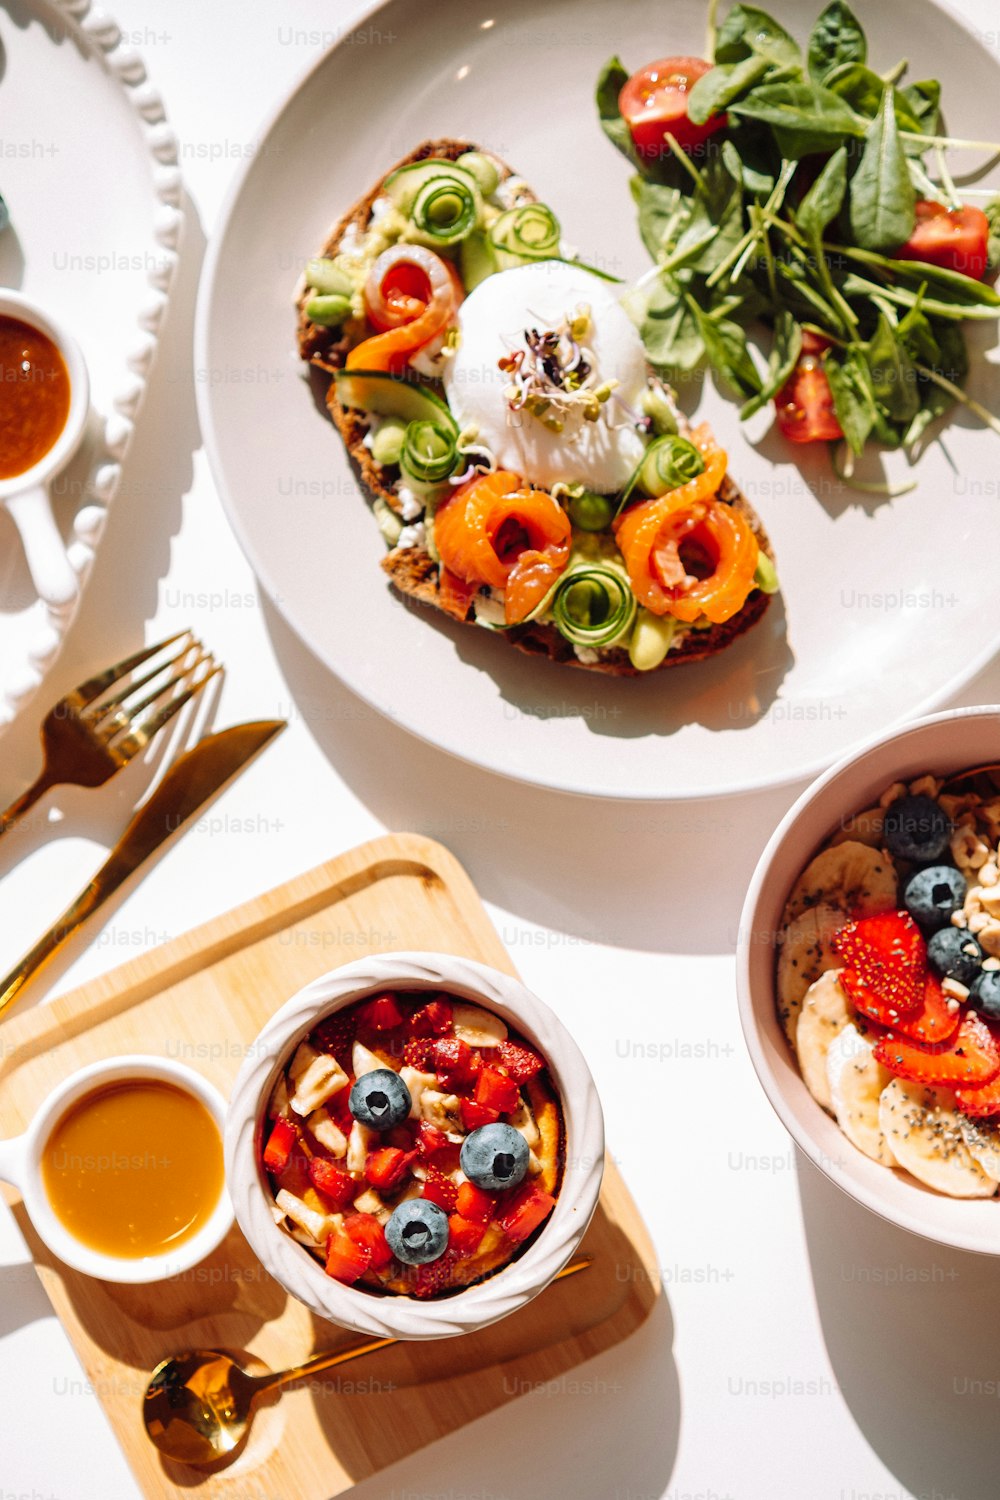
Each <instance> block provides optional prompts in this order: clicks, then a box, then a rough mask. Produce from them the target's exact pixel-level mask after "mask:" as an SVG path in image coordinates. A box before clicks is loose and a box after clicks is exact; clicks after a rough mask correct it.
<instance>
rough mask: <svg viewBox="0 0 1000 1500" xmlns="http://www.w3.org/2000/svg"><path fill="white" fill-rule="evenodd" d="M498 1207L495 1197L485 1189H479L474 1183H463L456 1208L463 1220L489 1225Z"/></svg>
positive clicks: (459, 1190)
mask: <svg viewBox="0 0 1000 1500" xmlns="http://www.w3.org/2000/svg"><path fill="white" fill-rule="evenodd" d="M496 1206H497V1200H496V1198H495V1197H494V1195H493V1194H492V1193H488V1192H486V1190H485V1188H481V1187H477V1186H476V1184H475V1183H474V1182H463V1183H462V1184H461V1186H460V1187H459V1189H458V1198H457V1201H456V1204H455V1207H456V1208H457V1209H458V1212H459V1213H460V1214H461V1216H462V1218H463V1219H471V1220H472V1221H473V1223H475V1224H488V1223H489V1222H490V1220H491V1219H492V1217H493V1214H494V1212H495V1211H496Z"/></svg>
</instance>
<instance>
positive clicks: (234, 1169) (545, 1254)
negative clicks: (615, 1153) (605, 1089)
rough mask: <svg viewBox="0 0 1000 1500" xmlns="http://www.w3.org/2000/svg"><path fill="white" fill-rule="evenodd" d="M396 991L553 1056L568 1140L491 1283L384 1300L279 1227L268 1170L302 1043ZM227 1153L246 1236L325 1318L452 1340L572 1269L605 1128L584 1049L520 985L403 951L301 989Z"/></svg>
mask: <svg viewBox="0 0 1000 1500" xmlns="http://www.w3.org/2000/svg"><path fill="white" fill-rule="evenodd" d="M394 990H395V991H399V992H408V993H412V992H419V991H424V992H427V993H428V997H429V998H430V997H431V996H432V995H433V993H434V992H439V991H445V992H447V994H448V995H449V996H455V997H457V998H458V999H459V1000H465V1001H469V1002H471V1003H472V1004H474V1005H479V1006H482V1007H483V1008H485V1009H486V1010H487V1011H490V1012H493V1014H494V1015H496V1016H498V1017H500V1018H501V1019H502V1020H506V1021H508V1022H509V1023H510V1027H511V1030H512V1031H513V1032H516V1033H518V1034H520V1035H522V1036H523V1037H524V1038H525V1039H526V1041H527V1042H528V1043H529V1044H531V1045H532V1046H533V1047H535V1048H537V1050H538V1052H539V1054H540V1055H541V1056H542V1057H544V1059H545V1061H546V1063H547V1067H548V1074H549V1077H550V1078H551V1080H552V1084H553V1087H554V1089H555V1091H556V1093H557V1095H558V1099H559V1105H560V1107H561V1114H562V1122H563V1128H564V1133H565V1139H564V1148H563V1149H564V1162H563V1170H562V1179H561V1182H560V1185H559V1189H558V1194H557V1196H556V1201H555V1206H554V1208H552V1211H551V1213H550V1215H549V1217H548V1219H547V1220H546V1221H545V1222H544V1223H543V1224H542V1227H541V1228H540V1229H539V1230H538V1231H537V1233H536V1234H535V1235H534V1237H533V1238H530V1239H528V1240H526V1242H525V1244H524V1247H523V1249H522V1250H520V1252H519V1253H516V1255H515V1256H514V1257H512V1258H511V1259H509V1260H508V1261H507V1263H506V1264H505V1265H503V1267H502V1268H501V1269H499V1270H497V1271H495V1272H494V1274H492V1275H490V1276H488V1277H487V1278H486V1279H484V1280H481V1281H477V1282H475V1283H473V1284H472V1285H470V1286H466V1287H463V1288H459V1289H456V1290H454V1291H451V1292H450V1293H449V1294H448V1295H445V1296H441V1297H438V1298H434V1297H431V1298H428V1299H426V1300H418V1299H416V1298H414V1297H411V1296H408V1295H401V1294H395V1293H391V1292H390V1293H384V1294H383V1293H380V1292H379V1291H377V1290H376V1291H372V1290H369V1289H365V1288H363V1287H360V1286H355V1285H347V1284H345V1283H343V1282H342V1281H339V1280H336V1279H333V1277H332V1276H328V1275H327V1274H326V1273H325V1271H324V1269H323V1266H322V1264H321V1263H320V1262H319V1260H317V1259H316V1258H315V1257H314V1255H313V1254H312V1253H311V1252H310V1250H308V1249H306V1248H305V1246H304V1245H303V1244H302V1243H298V1242H297V1241H296V1239H294V1238H292V1237H291V1236H290V1235H289V1234H288V1233H287V1232H286V1230H285V1229H284V1228H282V1227H279V1225H278V1224H277V1223H276V1222H275V1218H274V1214H273V1212H272V1210H273V1208H274V1199H273V1197H272V1193H271V1190H270V1186H269V1182H268V1179H267V1174H266V1171H265V1167H264V1164H263V1162H262V1150H261V1148H262V1140H263V1135H264V1128H265V1122H266V1120H267V1111H268V1105H269V1101H270V1100H271V1097H272V1090H273V1089H274V1086H275V1084H276V1082H277V1081H278V1079H279V1076H281V1075H283V1073H284V1071H285V1070H286V1068H287V1066H288V1064H289V1062H290V1059H291V1058H292V1057H293V1055H294V1054H295V1053H296V1049H297V1048H298V1047H299V1044H300V1043H301V1042H302V1041H303V1040H304V1039H305V1038H306V1037H307V1036H308V1035H309V1034H310V1033H311V1032H312V1031H313V1029H314V1028H315V1027H316V1025H317V1023H318V1022H320V1021H328V1020H329V1018H330V1017H332V1016H333V1015H334V1014H335V1013H336V1012H338V1011H342V1010H345V1009H346V1008H347V1007H349V1006H352V1005H354V1004H355V1003H356V1002H358V1001H362V1000H364V999H365V998H366V997H374V996H377V995H379V994H380V992H384V991H394ZM359 1073H360V1069H359ZM352 1092H353V1091H352ZM225 1155H226V1177H227V1182H228V1185H229V1190H230V1194H231V1196H232V1199H233V1206H234V1208H235V1211H236V1217H237V1219H238V1221H239V1224H240V1227H241V1229H242V1230H243V1233H244V1234H245V1235H246V1237H247V1239H248V1241H249V1242H250V1244H251V1246H252V1247H253V1249H254V1251H255V1252H256V1254H257V1255H258V1256H259V1258H260V1260H261V1262H262V1263H263V1265H264V1267H265V1269H266V1270H267V1271H269V1272H270V1274H271V1275H272V1276H273V1277H274V1278H275V1280H276V1281H278V1282H280V1284H281V1285H282V1286H283V1287H284V1288H285V1289H286V1291H288V1292H290V1293H291V1295H292V1296H294V1297H296V1298H298V1300H299V1301H300V1302H303V1303H304V1304H305V1305H306V1306H307V1307H308V1308H309V1309H310V1310H311V1311H312V1312H313V1313H314V1314H315V1315H316V1316H317V1317H320V1318H325V1319H327V1320H328V1321H330V1322H333V1323H337V1324H340V1325H341V1326H342V1327H345V1328H350V1329H353V1330H355V1331H356V1332H358V1333H363V1334H368V1335H371V1336H372V1337H375V1338H400V1339H432V1338H446V1337H450V1336H453V1335H456V1334H460V1333H469V1332H474V1331H475V1330H477V1329H479V1328H483V1327H485V1326H487V1325H488V1324H490V1323H493V1322H495V1321H496V1320H497V1319H499V1318H502V1317H505V1316H506V1315H507V1314H508V1313H510V1312H514V1311H516V1310H517V1309H518V1308H519V1307H522V1306H523V1305H524V1304H525V1303H526V1302H528V1301H530V1300H531V1298H532V1297H534V1296H536V1295H537V1294H538V1293H539V1292H540V1291H542V1289H543V1288H544V1287H545V1286H547V1285H548V1283H549V1282H550V1281H551V1280H552V1279H553V1277H554V1276H556V1274H557V1273H558V1272H559V1271H560V1270H562V1268H563V1267H564V1266H565V1265H566V1264H567V1263H568V1262H569V1261H570V1260H571V1258H572V1256H573V1254H574V1252H575V1250H576V1249H577V1247H578V1246H579V1244H580V1241H581V1240H582V1238H583V1235H584V1233H585V1231H586V1229H587V1225H588V1224H589V1222H590V1219H591V1217H592V1215H593V1213H594V1210H595V1208H596V1207H597V1201H598V1197H599V1194H600V1188H601V1178H602V1174H603V1169H604V1121H603V1116H602V1113H601V1106H600V1101H599V1099H598V1096H597V1090H596V1088H595V1086H594V1081H593V1079H592V1077H591V1075H590V1071H589V1069H588V1067H587V1064H586V1062H585V1061H584V1058H583V1055H582V1053H581V1052H580V1050H579V1048H578V1047H577V1045H576V1043H575V1042H574V1041H573V1039H572V1037H571V1036H570V1035H569V1033H568V1032H567V1031H566V1029H565V1027H564V1026H563V1025H562V1023H561V1022H560V1021H559V1020H558V1018H557V1017H556V1016H555V1015H554V1014H553V1013H552V1011H550V1010H549V1009H548V1007H547V1006H546V1005H544V1004H543V1003H542V1001H541V1000H539V999H538V998H537V997H536V996H534V995H533V994H532V993H531V992H530V991H529V990H527V989H526V988H525V987H524V985H522V984H521V983H520V982H519V981H518V980H516V979H513V978H511V977H510V976H509V975H507V974H502V973H500V972H499V971H498V970H495V969H491V968H489V967H487V966H486V965H485V964H480V963H475V962H473V961H471V960H469V959H461V958H455V957H450V956H448V955H445V954H435V953H394V954H384V955H381V956H373V957H371V958H365V959H360V960H358V961H356V962H354V963H350V964H345V965H344V966H343V967H342V968H339V969H335V970H334V971H333V972H332V973H330V974H326V975H324V976H323V977H322V978H320V979H317V980H315V981H314V982H313V983H312V984H310V985H308V986H307V987H306V988H305V989H303V990H300V991H299V993H298V994H297V995H294V996H293V997H292V999H290V1000H289V1001H288V1002H287V1003H286V1004H285V1005H284V1006H282V1008H281V1009H280V1010H279V1011H278V1012H277V1013H276V1014H275V1015H274V1016H273V1017H272V1019H271V1020H270V1021H269V1022H268V1024H267V1026H265V1028H264V1029H263V1031H261V1032H260V1034H259V1035H258V1037H257V1038H256V1040H255V1041H254V1042H253V1043H252V1044H251V1045H250V1047H249V1048H248V1050H247V1056H246V1059H245V1061H244V1063H243V1066H242V1068H241V1069H240V1072H239V1074H238V1076H237V1079H236V1082H235V1084H234V1086H233V1092H232V1095H231V1098H230V1103H229V1112H228V1118H227V1124H226V1140H225ZM369 1180H370V1179H369Z"/></svg>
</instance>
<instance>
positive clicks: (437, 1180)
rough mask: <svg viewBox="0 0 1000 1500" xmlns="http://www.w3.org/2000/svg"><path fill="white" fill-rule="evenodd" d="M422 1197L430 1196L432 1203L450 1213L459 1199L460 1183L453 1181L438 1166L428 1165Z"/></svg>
mask: <svg viewBox="0 0 1000 1500" xmlns="http://www.w3.org/2000/svg"><path fill="white" fill-rule="evenodd" d="M421 1197H423V1198H429V1199H430V1201H431V1202H432V1203H436V1204H437V1205H438V1207H439V1208H443V1209H444V1211H445V1213H446V1214H450V1213H452V1212H453V1211H454V1209H455V1205H456V1203H457V1201H458V1183H457V1182H452V1180H451V1178H450V1177H446V1176H445V1175H444V1173H443V1172H439V1171H438V1170H437V1168H436V1167H428V1169H427V1178H426V1180H425V1182H424V1186H423V1190H422V1192H421Z"/></svg>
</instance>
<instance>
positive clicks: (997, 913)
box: [976, 885, 1000, 917]
mask: <svg viewBox="0 0 1000 1500" xmlns="http://www.w3.org/2000/svg"><path fill="white" fill-rule="evenodd" d="M976 898H977V900H978V901H979V904H980V906H982V907H983V908H984V909H985V910H986V911H988V912H989V914H990V916H991V917H1000V886H996V885H988V886H979V887H978V888H977V890H976Z"/></svg>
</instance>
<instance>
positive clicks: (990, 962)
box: [982, 955, 1000, 970]
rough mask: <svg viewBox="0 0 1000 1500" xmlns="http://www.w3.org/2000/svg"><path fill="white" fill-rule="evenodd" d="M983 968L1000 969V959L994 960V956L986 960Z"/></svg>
mask: <svg viewBox="0 0 1000 1500" xmlns="http://www.w3.org/2000/svg"><path fill="white" fill-rule="evenodd" d="M982 968H984V969H986V970H993V969H1000V958H993V957H992V955H991V956H990V957H989V958H984V959H983V962H982Z"/></svg>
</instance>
